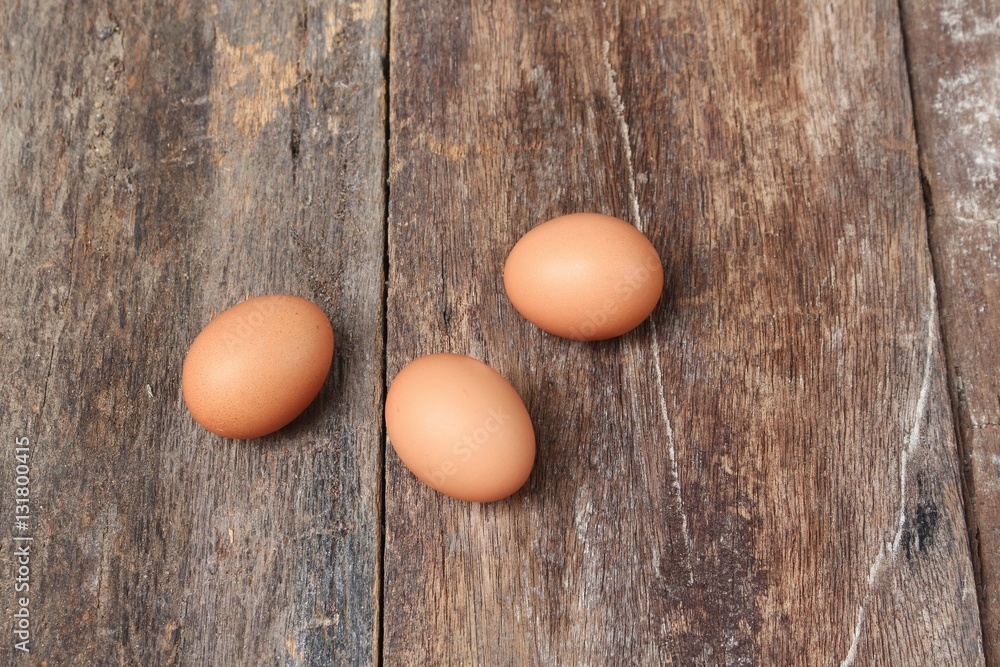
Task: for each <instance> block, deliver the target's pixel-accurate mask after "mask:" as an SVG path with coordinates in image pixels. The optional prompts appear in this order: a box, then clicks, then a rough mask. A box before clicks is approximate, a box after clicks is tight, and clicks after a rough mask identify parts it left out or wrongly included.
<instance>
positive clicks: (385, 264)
mask: <svg viewBox="0 0 1000 667" xmlns="http://www.w3.org/2000/svg"><path fill="white" fill-rule="evenodd" d="M391 46H392V0H386V3H385V46H384V52H383V55H382V85H383V86H384V92H383V95H382V105H383V107H382V113H383V114H384V116H385V118H384V123H383V131H382V140H383V141H382V146H383V151H382V189H383V193H384V194H383V197H382V285H381V288H382V289H381V292H382V407H383V409H382V416H381V428H380V429H379V440H380V447H379V485H378V486H379V495H378V497H379V529H378V542H377V544H376V545H375V548H376V550H377V552H378V560H377V561H376V565H375V571H376V573H377V575H376V576H377V586H378V591H377V593H376V595H375V598H376V600H377V601H378V610H377V612H376V614H375V619H376V621H375V655H374V658H375V664H376V665H378V666H379V667H381V665H383V664H384V663H385V661H384V659H383V651H384V647H385V630H384V625H385V532H386V519H385V517H386V508H385V504H386V503H385V500H386V497H385V478H386V472H385V459H386V451H385V450H386V447H387V446H388V444H389V443H388V440H387V436H386V428H385V409H384V408H385V396H386V393H387V392H388V391H389V375H388V373H389V364H388V352H387V350H388V349H389V195H390V192H389V134H390V132H391V131H392V127H391V123H390V122H389V117H390V109H391V108H392V106H391V103H392V98H391V92H390V88H389V77H390V76H391V71H392V57H391Z"/></svg>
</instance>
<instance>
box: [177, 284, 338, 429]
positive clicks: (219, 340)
mask: <svg viewBox="0 0 1000 667" xmlns="http://www.w3.org/2000/svg"><path fill="white" fill-rule="evenodd" d="M332 360H333V328H332V327H331V326H330V320H328V319H327V317H326V315H325V314H324V313H323V311H322V310H320V309H319V308H318V307H316V306H315V305H314V304H313V303H311V302H309V301H306V300H305V299H302V298H299V297H297V296H291V295H288V294H274V295H270V296H260V297H257V298H255V299H250V300H249V301H244V302H243V303H241V304H239V305H236V306H233V307H232V308H230V309H229V310H227V311H225V312H223V313H222V314H221V315H219V316H218V317H216V318H215V319H214V320H212V321H211V322H209V324H208V326H207V327H205V328H204V329H203V330H202V332H201V333H200V334H198V337H197V338H195V339H194V342H193V343H192V344H191V349H190V350H188V354H187V358H185V359H184V369H183V371H182V376H181V387H182V390H183V392H184V401H185V402H186V403H187V406H188V410H190V411H191V416H193V417H194V418H195V420H196V421H197V422H198V423H199V424H201V425H202V426H204V427H205V428H207V429H208V430H209V431H211V432H213V433H217V434H219V435H222V436H225V437H227V438H259V437H260V436H262V435H267V434H268V433H273V432H274V431H277V430H278V429H279V428H281V427H282V426H284V425H286V424H288V423H289V422H290V421H292V420H293V419H295V418H296V417H298V416H299V414H300V413H301V412H302V411H303V410H305V409H306V407H307V406H308V405H309V404H310V403H312V401H313V399H314V398H316V395H317V394H318V393H319V390H320V388H322V386H323V382H324V381H325V380H326V376H327V373H329V372H330V363H331V362H332Z"/></svg>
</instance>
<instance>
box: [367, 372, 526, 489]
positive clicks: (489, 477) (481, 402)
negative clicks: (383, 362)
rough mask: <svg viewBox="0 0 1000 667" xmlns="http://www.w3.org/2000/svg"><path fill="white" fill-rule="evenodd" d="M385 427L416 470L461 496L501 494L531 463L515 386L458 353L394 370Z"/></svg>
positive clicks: (517, 485) (435, 484) (515, 483)
mask: <svg viewBox="0 0 1000 667" xmlns="http://www.w3.org/2000/svg"><path fill="white" fill-rule="evenodd" d="M385 426H386V430H387V431H388V433H389V439H390V440H391V441H392V446H393V449H395V450H396V453H397V454H398V455H399V458H400V459H402V460H403V463H404V464H406V467H407V468H409V469H410V471H411V472H412V473H413V474H414V475H416V476H417V477H419V478H420V479H421V480H422V481H423V482H425V483H426V484H427V485H429V486H430V487H431V488H434V489H437V490H438V491H440V492H441V493H443V494H445V495H448V496H451V497H453V498H458V499H460V500H470V501H473V502H478V503H485V502H491V501H494V500H500V499H501V498H506V497H507V496H509V495H511V494H512V493H514V492H515V491H517V490H518V489H519V488H521V486H523V485H524V482H525V481H526V480H527V479H528V475H529V474H530V473H531V467H532V466H533V465H534V463H535V432H534V429H533V428H532V426H531V418H530V417H529V416H528V411H527V409H526V408H525V407H524V403H523V402H521V397H520V396H518V394H517V391H516V390H515V389H514V387H512V386H511V384H510V383H509V382H507V380H506V379H505V378H504V377H503V376H502V375H500V374H499V373H497V372H496V371H495V370H493V369H492V368H490V367H489V366H487V365H486V364H484V363H483V362H481V361H479V360H477V359H473V358H472V357H467V356H464V355H461V354H431V355H428V356H426V357H421V358H419V359H417V360H415V361H412V362H410V363H409V364H407V365H406V366H405V367H404V368H403V369H402V370H401V371H399V373H398V374H397V375H396V378H395V379H394V380H393V381H392V385H391V386H390V387H389V392H388V394H387V396H386V399H385Z"/></svg>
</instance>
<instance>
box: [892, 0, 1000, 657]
mask: <svg viewBox="0 0 1000 667" xmlns="http://www.w3.org/2000/svg"><path fill="white" fill-rule="evenodd" d="M903 9H904V19H905V20H904V29H905V31H906V35H907V53H908V61H909V66H910V77H911V81H912V84H913V98H914V112H915V115H916V121H917V137H918V140H919V143H920V148H921V167H922V170H923V176H924V178H925V184H926V187H925V194H926V197H927V199H928V203H929V204H930V208H931V210H932V214H931V217H930V230H931V234H930V240H931V249H932V251H933V253H934V257H935V269H936V275H937V279H938V288H939V290H940V299H941V313H942V317H941V319H942V325H943V326H942V329H943V331H944V343H945V350H946V352H947V359H948V372H949V376H950V380H951V389H952V395H953V403H954V406H955V416H956V421H957V430H958V441H959V445H960V450H961V452H962V462H963V470H964V481H965V485H964V491H965V500H966V517H967V520H968V527H969V540H970V542H971V544H972V555H973V561H974V564H975V568H976V574H977V585H978V592H979V601H980V612H981V615H982V623H983V639H984V642H985V646H986V658H987V663H988V664H990V665H1000V594H998V591H1000V482H998V480H1000V373H998V369H1000V344H998V343H997V341H998V340H1000V316H998V314H997V304H998V303H1000V5H997V3H995V2H988V1H985V0H981V1H978V2H974V1H965V0H948V1H945V0H938V1H936V2H911V1H909V0H907V1H906V2H904V3H903Z"/></svg>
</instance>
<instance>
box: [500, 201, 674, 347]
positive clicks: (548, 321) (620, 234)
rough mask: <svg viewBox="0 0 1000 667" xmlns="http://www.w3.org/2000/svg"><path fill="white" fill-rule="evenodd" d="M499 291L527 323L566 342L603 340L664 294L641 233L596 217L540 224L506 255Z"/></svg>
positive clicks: (655, 260)
mask: <svg viewBox="0 0 1000 667" xmlns="http://www.w3.org/2000/svg"><path fill="white" fill-rule="evenodd" d="M503 281H504V288H505V289H506V290H507V296H508V297H509V298H510V302H511V303H512V304H513V305H514V307H515V308H516V309H517V310H518V312H520V313H521V314H522V315H524V317H525V318H527V319H528V321H530V322H531V323H532V324H534V325H536V326H538V327H540V328H542V329H544V330H545V331H548V332H549V333H553V334H555V335H557V336H563V337H564V338H573V339H576V340H603V339H605V338H614V337H615V336H620V335H621V334H623V333H625V332H627V331H630V330H632V329H634V328H635V327H637V326H639V324H640V323H642V321H643V320H645V319H646V318H647V317H649V314H650V313H651V312H653V308H655V307H656V303H657V302H658V301H659V300H660V293H661V292H662V291H663V265H662V264H661V263H660V256H659V255H658V254H657V252H656V248H654V247H653V244H652V243H650V242H649V239H647V238H646V237H645V236H644V235H643V234H642V232H640V231H639V230H638V229H636V228H635V227H633V226H632V225H630V224H628V223H627V222H625V221H623V220H619V219H618V218H612V217H611V216H607V215H600V214H598V213H574V214H573V215H564V216H562V217H559V218H555V219H553V220H549V221H548V222H543V223H542V224H540V225H538V226H537V227H535V228H534V229H532V230H531V231H529V232H528V233H527V234H525V235H524V236H523V237H521V240H520V241H518V242H517V244H516V245H515V246H514V249H513V250H511V251H510V255H508V256H507V264H506V266H505V267H504V272H503Z"/></svg>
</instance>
